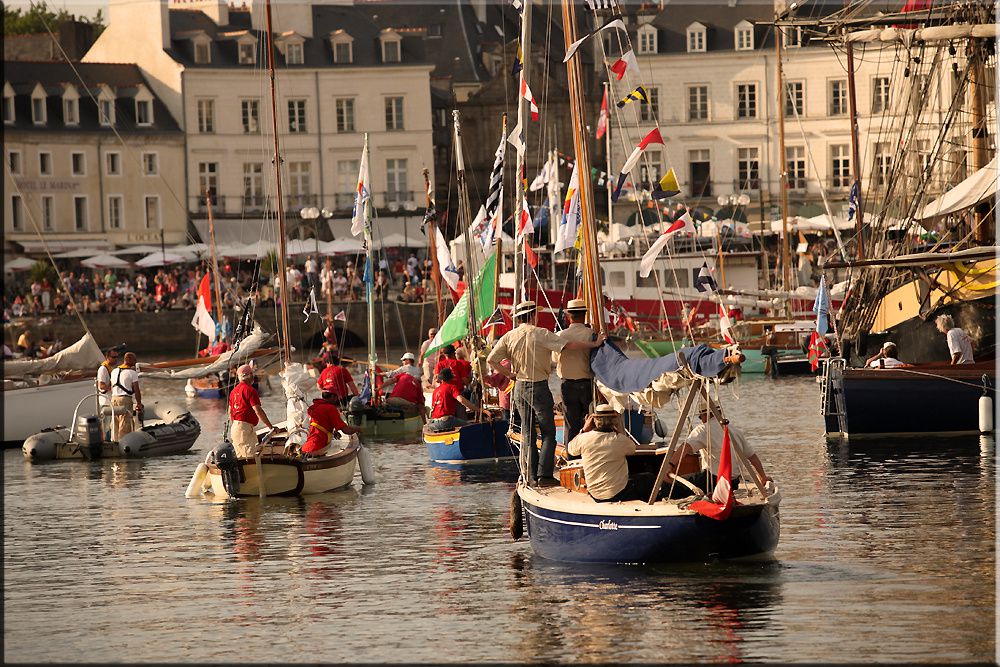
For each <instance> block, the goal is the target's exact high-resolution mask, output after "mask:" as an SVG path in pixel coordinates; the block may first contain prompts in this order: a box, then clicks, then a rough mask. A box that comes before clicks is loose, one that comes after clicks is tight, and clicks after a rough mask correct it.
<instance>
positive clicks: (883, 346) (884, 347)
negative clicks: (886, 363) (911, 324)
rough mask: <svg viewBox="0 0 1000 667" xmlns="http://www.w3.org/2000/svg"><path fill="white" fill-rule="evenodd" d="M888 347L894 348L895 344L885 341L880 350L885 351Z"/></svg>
mask: <svg viewBox="0 0 1000 667" xmlns="http://www.w3.org/2000/svg"><path fill="white" fill-rule="evenodd" d="M890 347H896V344H895V343H893V342H892V341H891V340H887V341H885V342H884V343H882V349H883V350H887V349H889V348H890Z"/></svg>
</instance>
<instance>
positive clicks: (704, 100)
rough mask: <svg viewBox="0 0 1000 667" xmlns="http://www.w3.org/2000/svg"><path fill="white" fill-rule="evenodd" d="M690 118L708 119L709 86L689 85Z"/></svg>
mask: <svg viewBox="0 0 1000 667" xmlns="http://www.w3.org/2000/svg"><path fill="white" fill-rule="evenodd" d="M688 120H708V86H688Z"/></svg>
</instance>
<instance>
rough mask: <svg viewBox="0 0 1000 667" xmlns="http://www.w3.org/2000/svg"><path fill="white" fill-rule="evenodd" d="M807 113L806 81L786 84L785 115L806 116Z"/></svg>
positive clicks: (787, 82)
mask: <svg viewBox="0 0 1000 667" xmlns="http://www.w3.org/2000/svg"><path fill="white" fill-rule="evenodd" d="M805 113H806V84H805V82H804V81H786V82H785V115H786V116H795V115H799V116H804V115H805Z"/></svg>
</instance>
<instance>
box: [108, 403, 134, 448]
mask: <svg viewBox="0 0 1000 667" xmlns="http://www.w3.org/2000/svg"><path fill="white" fill-rule="evenodd" d="M111 407H112V408H126V409H127V410H128V412H127V413H125V414H121V415H115V416H114V417H112V419H113V420H114V426H115V428H114V433H113V435H114V436H115V437H116V438H118V440H121V439H122V436H124V435H126V434H127V433H131V432H132V431H134V430H135V427H134V424H135V422H134V421H133V420H134V417H133V416H132V408H133V404H132V397H131V396H112V397H111Z"/></svg>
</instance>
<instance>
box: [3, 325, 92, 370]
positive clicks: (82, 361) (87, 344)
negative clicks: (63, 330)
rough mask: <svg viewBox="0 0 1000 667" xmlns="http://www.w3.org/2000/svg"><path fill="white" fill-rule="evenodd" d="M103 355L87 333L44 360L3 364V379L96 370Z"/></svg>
mask: <svg viewBox="0 0 1000 667" xmlns="http://www.w3.org/2000/svg"><path fill="white" fill-rule="evenodd" d="M102 361H104V354H103V353H102V352H101V348H100V347H98V345H97V341H95V340H94V337H93V336H92V335H91V334H90V333H87V334H85V335H84V336H83V338H81V339H80V340H78V341H77V342H75V343H73V344H72V345H70V346H69V347H67V348H65V349H64V350H61V351H59V352H56V353H55V354H53V355H52V356H51V357H47V358H45V359H15V360H13V361H4V362H3V373H4V377H24V376H26V375H39V374H41V373H58V372H60V371H80V370H96V368H97V366H98V365H100V363H101V362H102Z"/></svg>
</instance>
